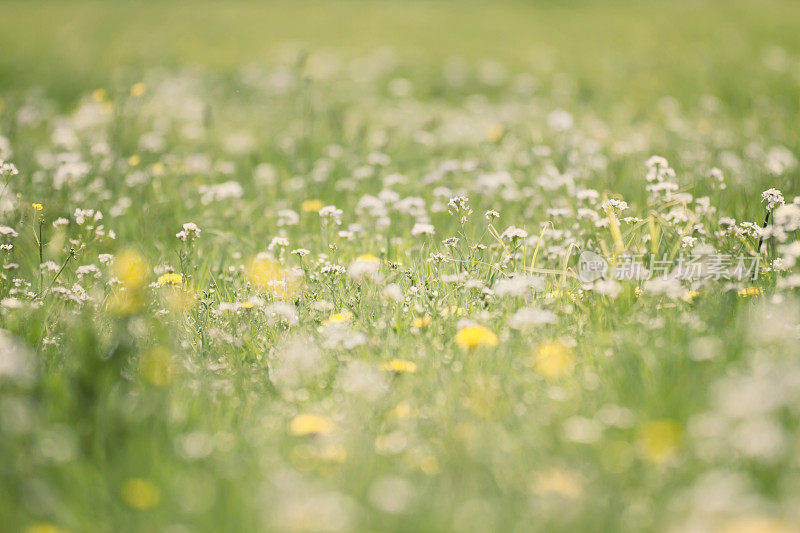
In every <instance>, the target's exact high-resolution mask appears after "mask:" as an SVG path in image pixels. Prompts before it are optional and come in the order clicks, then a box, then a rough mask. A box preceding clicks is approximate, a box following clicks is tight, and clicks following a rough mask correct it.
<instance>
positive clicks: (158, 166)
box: [152, 162, 164, 176]
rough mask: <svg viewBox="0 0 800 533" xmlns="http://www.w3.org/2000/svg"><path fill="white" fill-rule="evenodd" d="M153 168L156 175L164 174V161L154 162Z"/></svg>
mask: <svg viewBox="0 0 800 533" xmlns="http://www.w3.org/2000/svg"><path fill="white" fill-rule="evenodd" d="M152 170H153V175H154V176H160V175H162V174H163V173H164V163H161V162H155V163H153V166H152Z"/></svg>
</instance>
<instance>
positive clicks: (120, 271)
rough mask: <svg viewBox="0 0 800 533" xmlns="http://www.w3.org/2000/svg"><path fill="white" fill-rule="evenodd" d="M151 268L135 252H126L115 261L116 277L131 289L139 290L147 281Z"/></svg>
mask: <svg viewBox="0 0 800 533" xmlns="http://www.w3.org/2000/svg"><path fill="white" fill-rule="evenodd" d="M149 269H150V267H149V266H148V265H147V261H146V260H145V258H144V257H142V255H141V254H140V253H139V252H137V251H135V250H130V249H129V250H125V251H124V252H122V253H121V254H119V255H118V256H117V257H116V258H115V259H114V275H115V276H116V277H117V279H119V280H120V281H121V282H122V284H123V285H124V286H125V287H127V288H129V289H139V288H141V287H142V286H143V285H144V284H145V282H146V281H147V277H148V271H149Z"/></svg>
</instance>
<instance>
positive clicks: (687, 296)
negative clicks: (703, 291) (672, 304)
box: [681, 291, 700, 302]
mask: <svg viewBox="0 0 800 533" xmlns="http://www.w3.org/2000/svg"><path fill="white" fill-rule="evenodd" d="M698 294H700V293H699V292H697V291H686V292H684V293H683V296H681V299H682V300H683V301H684V302H691V301H692V300H694V299H695V298H697V295H698Z"/></svg>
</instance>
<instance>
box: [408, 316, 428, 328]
mask: <svg viewBox="0 0 800 533" xmlns="http://www.w3.org/2000/svg"><path fill="white" fill-rule="evenodd" d="M412 324H413V326H414V327H415V328H418V329H425V328H427V327H428V326H430V325H431V317H430V316H429V315H425V316H423V317H422V318H415V319H414V321H413V322H412Z"/></svg>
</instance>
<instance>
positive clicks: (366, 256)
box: [356, 254, 380, 263]
mask: <svg viewBox="0 0 800 533" xmlns="http://www.w3.org/2000/svg"><path fill="white" fill-rule="evenodd" d="M356 261H366V262H370V263H379V262H380V259H378V258H377V257H376V256H374V255H372V254H362V255H359V256H358V257H356Z"/></svg>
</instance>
